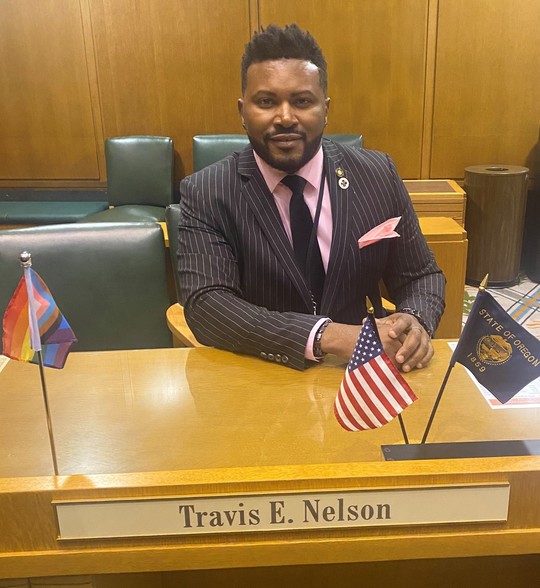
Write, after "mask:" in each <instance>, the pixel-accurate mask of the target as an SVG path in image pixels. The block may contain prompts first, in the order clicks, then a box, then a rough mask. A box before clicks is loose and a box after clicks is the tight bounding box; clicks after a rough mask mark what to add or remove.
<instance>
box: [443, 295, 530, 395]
mask: <svg viewBox="0 0 540 588" xmlns="http://www.w3.org/2000/svg"><path fill="white" fill-rule="evenodd" d="M456 362H458V363H460V364H462V365H464V366H465V367H466V368H467V369H468V370H469V371H470V372H471V373H472V375H473V376H474V377H475V378H476V380H478V382H479V383H480V384H482V386H484V387H486V388H487V389H488V390H489V391H490V392H491V393H492V394H493V396H495V398H497V400H499V402H502V403H505V402H508V401H509V400H510V399H511V398H512V397H513V396H515V395H516V394H517V393H518V392H519V391H520V390H521V389H522V388H524V387H525V386H526V385H527V384H529V383H530V382H532V381H533V380H536V378H540V341H539V340H538V339H537V338H536V337H534V336H533V335H531V334H530V333H529V331H527V330H526V329H524V328H523V327H522V326H521V325H520V324H518V323H517V322H516V321H515V320H514V319H513V318H512V317H511V316H510V315H509V314H508V313H507V312H506V311H505V310H504V308H503V307H502V306H501V305H500V304H499V303H498V302H497V301H496V300H495V299H494V298H493V297H492V296H491V294H489V293H488V292H486V291H485V290H480V291H479V292H478V295H477V296H476V300H475V301H474V304H473V307H472V309H471V312H470V314H469V318H468V319H467V322H466V324H465V327H464V329H463V332H462V333H461V337H460V338H459V341H458V343H457V347H456V349H455V350H454V353H453V355H452V359H451V361H450V365H451V366H454V365H455V363H456Z"/></svg>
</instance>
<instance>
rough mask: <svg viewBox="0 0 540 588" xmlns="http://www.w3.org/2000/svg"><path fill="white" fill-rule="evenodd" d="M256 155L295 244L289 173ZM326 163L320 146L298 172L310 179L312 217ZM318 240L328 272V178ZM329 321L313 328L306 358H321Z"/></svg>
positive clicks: (308, 194)
mask: <svg viewBox="0 0 540 588" xmlns="http://www.w3.org/2000/svg"><path fill="white" fill-rule="evenodd" d="M253 154H254V156H255V161H256V162H257V165H258V167H259V169H260V171H261V173H262V175H263V178H264V181H265V182H266V185H267V186H268V189H269V190H270V192H271V193H272V196H273V197H274V201H275V203H276V206H277V209H278V211H279V215H280V217H281V221H282V222H283V226H284V227H285V232H286V233H287V236H288V237H289V240H290V241H291V243H292V235H291V220H290V215H289V203H290V201H291V195H292V193H291V190H290V188H288V187H287V186H285V185H284V184H282V183H281V180H282V179H283V178H284V177H285V176H286V175H288V174H286V173H285V172H283V171H281V170H279V169H275V168H273V167H272V166H270V165H268V163H266V161H264V160H263V159H261V158H260V157H259V156H258V155H257V153H255V152H253ZM323 162H324V159H323V150H322V146H321V147H319V150H318V151H317V153H316V154H315V155H314V156H313V157H312V158H311V159H310V160H309V161H308V162H307V163H306V165H304V166H303V167H301V168H300V169H299V170H298V171H297V172H296V173H295V174H294V175H296V176H301V177H302V178H304V179H305V180H306V182H307V183H306V187H305V188H304V200H305V202H306V204H307V206H308V208H309V211H310V212H311V218H314V217H315V212H316V210H317V200H318V197H319V189H320V186H321V176H322V171H323ZM317 240H318V242H319V248H320V250H321V257H322V262H323V265H324V269H325V271H326V270H327V269H328V260H329V258H330V247H331V245H332V207H331V204H330V192H329V190H328V181H327V179H326V178H325V180H324V188H323V198H322V205H321V214H320V216H319V224H318V226H317ZM326 320H327V319H326V318H323V319H321V320H320V321H317V323H316V324H315V326H314V327H313V329H312V330H311V333H310V335H309V338H308V340H307V343H306V351H305V357H306V359H310V360H314V361H317V360H316V358H315V357H314V356H313V340H314V338H315V333H316V332H317V330H318V329H319V327H320V325H321V324H322V323H324V322H325V321H326Z"/></svg>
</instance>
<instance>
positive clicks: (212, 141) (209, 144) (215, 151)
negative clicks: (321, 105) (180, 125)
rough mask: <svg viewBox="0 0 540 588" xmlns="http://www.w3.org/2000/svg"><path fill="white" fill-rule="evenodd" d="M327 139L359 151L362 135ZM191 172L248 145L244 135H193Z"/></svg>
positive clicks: (331, 136) (337, 136)
mask: <svg viewBox="0 0 540 588" xmlns="http://www.w3.org/2000/svg"><path fill="white" fill-rule="evenodd" d="M325 137H326V138H327V139H331V140H332V141H336V142H337V143H341V144H343V145H348V146H349V147H353V148H355V149H360V148H361V147H362V144H363V140H362V135H346V134H345V135H325ZM192 144H193V171H199V170H201V169H202V168H203V167H206V166H207V165H210V164H211V163H215V162H216V161H219V160H220V159H223V158H224V157H227V155H229V154H230V153H233V152H234V151H241V150H242V149H244V147H247V146H248V145H249V139H248V138H247V136H246V135H195V137H193V141H192Z"/></svg>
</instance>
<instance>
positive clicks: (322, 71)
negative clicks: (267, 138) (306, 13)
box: [242, 23, 328, 96]
mask: <svg viewBox="0 0 540 588" xmlns="http://www.w3.org/2000/svg"><path fill="white" fill-rule="evenodd" d="M277 59H301V60H302V61H311V63H313V64H315V65H316V66H317V68H318V69H319V78H320V82H321V87H322V89H323V92H324V95H325V96H326V92H327V87H328V77H327V73H326V59H325V58H324V55H323V52H322V50H321V48H320V47H319V45H318V44H317V41H315V39H314V38H313V37H312V36H311V34H310V33H309V32H308V31H303V30H302V29H301V28H300V27H299V26H298V25H297V24H295V23H293V24H290V25H285V27H284V28H283V29H282V28H281V27H278V26H277V25H273V24H272V25H268V26H267V27H266V29H261V31H260V32H256V33H255V34H254V35H253V37H252V38H251V41H250V42H249V43H248V44H247V45H246V48H245V51H244V55H243V57H242V94H243V93H244V92H245V90H246V86H247V70H248V67H249V66H250V65H251V64H252V63H261V62H262V61H274V60H277Z"/></svg>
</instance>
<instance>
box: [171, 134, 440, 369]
mask: <svg viewBox="0 0 540 588" xmlns="http://www.w3.org/2000/svg"><path fill="white" fill-rule="evenodd" d="M323 151H324V165H325V168H326V177H327V181H328V187H329V192H330V199H331V206H332V221H333V238H332V246H331V250H330V259H329V265H328V271H327V276H326V282H325V287H324V292H323V298H322V301H321V308H320V314H319V315H314V314H312V313H313V309H312V303H311V297H310V293H309V290H308V287H307V285H306V282H305V280H304V278H303V275H302V273H301V272H300V270H299V269H298V268H297V266H296V263H295V261H294V253H293V250H292V246H291V243H290V241H289V239H288V238H287V235H286V233H285V229H284V227H283V224H282V222H281V219H280V216H279V213H278V210H277V208H276V206H275V204H274V200H273V197H272V195H271V193H270V192H269V190H268V187H267V186H266V183H265V182H264V179H263V177H262V175H261V173H260V171H259V169H258V167H257V164H256V162H255V158H254V157H253V151H252V149H251V147H249V148H247V149H245V150H244V151H242V152H240V153H234V154H232V155H230V156H229V157H227V158H225V159H223V160H221V161H219V162H217V163H215V164H213V165H210V166H208V167H206V168H204V169H203V170H201V171H199V172H197V173H196V174H193V175H192V176H189V177H186V178H185V179H184V180H182V182H181V184H180V194H181V200H180V204H181V217H180V224H179V240H178V270H179V272H180V283H181V292H180V301H181V302H182V304H183V305H184V307H185V312H186V319H187V322H188V324H189V326H190V328H191V329H192V330H193V332H194V333H195V336H196V337H197V339H198V340H199V341H201V343H205V344H208V345H213V346H215V347H221V348H223V349H229V350H232V351H237V352H240V353H247V354H252V355H261V354H263V356H264V354H265V353H266V354H272V355H273V356H274V357H275V356H279V357H281V358H283V357H285V358H287V362H288V365H289V366H290V367H294V368H297V369H304V368H305V367H306V365H307V363H309V362H306V361H305V359H304V351H305V346H306V341H307V339H308V336H309V333H310V331H311V330H312V328H313V326H314V325H315V323H316V322H317V320H318V319H319V318H320V317H321V316H328V317H330V318H331V319H332V320H334V321H336V322H341V323H347V324H360V323H361V321H362V319H363V318H364V316H365V314H366V308H365V296H366V294H369V295H370V298H372V299H373V296H374V292H377V293H378V283H379V280H380V279H381V278H382V279H383V280H384V282H385V283H386V286H387V288H388V290H389V293H390V295H391V297H392V299H393V300H394V301H395V302H396V306H397V307H398V308H405V307H410V308H414V309H416V310H418V311H419V312H421V314H422V316H423V317H424V319H425V320H426V322H427V323H428V326H430V327H431V328H432V329H433V330H434V329H435V327H436V326H437V324H438V322H439V319H440V316H441V314H442V312H443V310H444V277H443V276H442V273H441V271H440V270H439V268H438V267H437V265H436V263H435V261H434V258H433V254H432V253H431V251H430V250H429V248H428V247H427V245H426V242H425V239H424V237H423V235H422V233H421V231H420V228H419V226H418V220H417V217H416V214H415V212H414V210H413V208H412V204H411V201H410V198H409V195H408V193H407V191H406V189H405V187H404V185H403V183H402V182H401V180H400V178H399V177H398V175H397V172H396V169H395V167H394V164H393V162H392V161H391V159H390V158H389V157H388V156H387V155H386V154H383V153H380V152H377V151H370V150H366V149H363V150H355V149H351V148H349V147H345V146H343V145H339V144H337V143H333V142H332V141H329V140H327V139H324V140H323ZM339 167H340V168H341V169H343V170H344V172H345V176H346V177H347V179H348V180H349V187H348V188H347V189H341V188H340V187H339V186H338V176H337V175H336V169H337V168H339ZM396 216H401V217H402V218H401V221H400V223H399V225H398V227H397V229H396V230H397V232H398V233H399V234H400V235H401V237H400V238H394V239H384V240H382V241H379V242H378V243H375V244H373V245H370V246H368V247H365V248H363V249H361V250H360V249H359V248H358V244H357V241H358V239H359V237H361V236H362V235H364V234H365V233H366V232H367V231H369V230H370V229H372V228H373V227H375V226H377V225H378V224H380V223H382V222H383V221H385V220H387V219H389V218H392V217H396Z"/></svg>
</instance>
